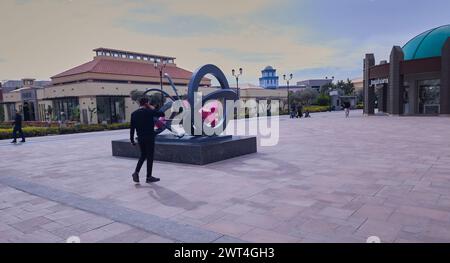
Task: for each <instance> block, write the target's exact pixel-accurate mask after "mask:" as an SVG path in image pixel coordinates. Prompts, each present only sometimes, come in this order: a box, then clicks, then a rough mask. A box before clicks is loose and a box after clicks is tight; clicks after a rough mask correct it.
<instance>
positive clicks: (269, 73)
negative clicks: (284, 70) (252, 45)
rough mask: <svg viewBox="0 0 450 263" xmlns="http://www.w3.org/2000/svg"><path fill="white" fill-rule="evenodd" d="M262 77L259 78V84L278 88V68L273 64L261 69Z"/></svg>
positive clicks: (264, 86)
mask: <svg viewBox="0 0 450 263" xmlns="http://www.w3.org/2000/svg"><path fill="white" fill-rule="evenodd" d="M261 73H262V77H261V78H259V86H261V87H263V88H265V89H276V88H278V80H279V77H278V76H277V70H276V69H274V68H273V67H271V66H267V67H266V68H265V69H264V70H262V71H261Z"/></svg>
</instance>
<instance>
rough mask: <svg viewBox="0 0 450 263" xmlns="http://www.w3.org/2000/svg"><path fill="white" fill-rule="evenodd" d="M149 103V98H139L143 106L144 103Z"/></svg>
mask: <svg viewBox="0 0 450 263" xmlns="http://www.w3.org/2000/svg"><path fill="white" fill-rule="evenodd" d="M147 103H148V98H146V97H143V98H140V99H139V104H140V105H141V106H144V105H145V104H147Z"/></svg>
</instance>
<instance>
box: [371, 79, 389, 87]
mask: <svg viewBox="0 0 450 263" xmlns="http://www.w3.org/2000/svg"><path fill="white" fill-rule="evenodd" d="M382 84H389V79H387V78H385V79H372V80H370V85H374V86H377V85H382Z"/></svg>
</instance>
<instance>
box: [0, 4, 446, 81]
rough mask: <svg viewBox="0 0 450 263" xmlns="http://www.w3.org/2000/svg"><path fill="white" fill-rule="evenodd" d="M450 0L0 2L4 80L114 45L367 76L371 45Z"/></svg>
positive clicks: (415, 27)
mask: <svg viewBox="0 0 450 263" xmlns="http://www.w3.org/2000/svg"><path fill="white" fill-rule="evenodd" d="M444 10H450V1H449V0H427V1H422V0H276V1H275V0H227V1H224V0H134V1H125V0H16V1H13V0H1V1H0V80H6V79H20V78H23V77H33V78H37V79H49V77H50V76H53V75H56V74H58V73H60V72H62V71H64V70H67V69H69V68H71V67H73V66H77V65H79V64H81V63H84V62H87V61H89V60H91V59H92V57H93V52H92V49H94V48H96V47H110V48H116V49H125V50H133V51H140V52H147V53H152V54H162V55H168V56H175V57H177V64H178V65H179V66H180V67H182V68H186V69H189V70H194V69H195V68H197V67H199V66H201V65H203V64H206V63H213V64H216V65H218V66H220V67H221V68H222V69H223V70H224V71H225V72H226V73H229V72H231V69H232V68H234V67H235V68H238V67H242V68H244V79H243V81H244V82H250V83H257V79H258V77H259V75H260V74H261V73H260V70H261V69H262V68H264V67H265V66H266V65H272V66H274V67H275V68H277V69H278V72H279V74H280V75H282V74H283V73H291V72H292V73H294V77H295V80H302V79H308V78H321V77H325V76H336V77H337V78H339V79H343V78H347V77H349V78H355V77H360V76H361V75H362V73H361V67H362V66H361V64H362V59H363V56H364V54H365V53H368V52H374V53H375V54H376V58H377V60H380V59H387V57H388V54H389V52H390V49H391V48H392V46H393V45H403V44H405V43H406V42H407V41H408V40H409V39H410V38H412V37H414V36H415V35H417V34H419V33H421V32H423V31H425V30H428V29H430V28H432V27H436V26H440V25H443V24H450V17H449V15H448V12H444Z"/></svg>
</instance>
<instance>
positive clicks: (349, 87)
mask: <svg viewBox="0 0 450 263" xmlns="http://www.w3.org/2000/svg"><path fill="white" fill-rule="evenodd" d="M337 86H338V88H339V89H340V90H341V91H342V93H344V95H346V96H350V95H353V93H354V92H355V84H353V82H352V81H351V80H350V79H347V81H346V82H344V81H342V80H341V81H339V82H338V85H337Z"/></svg>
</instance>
